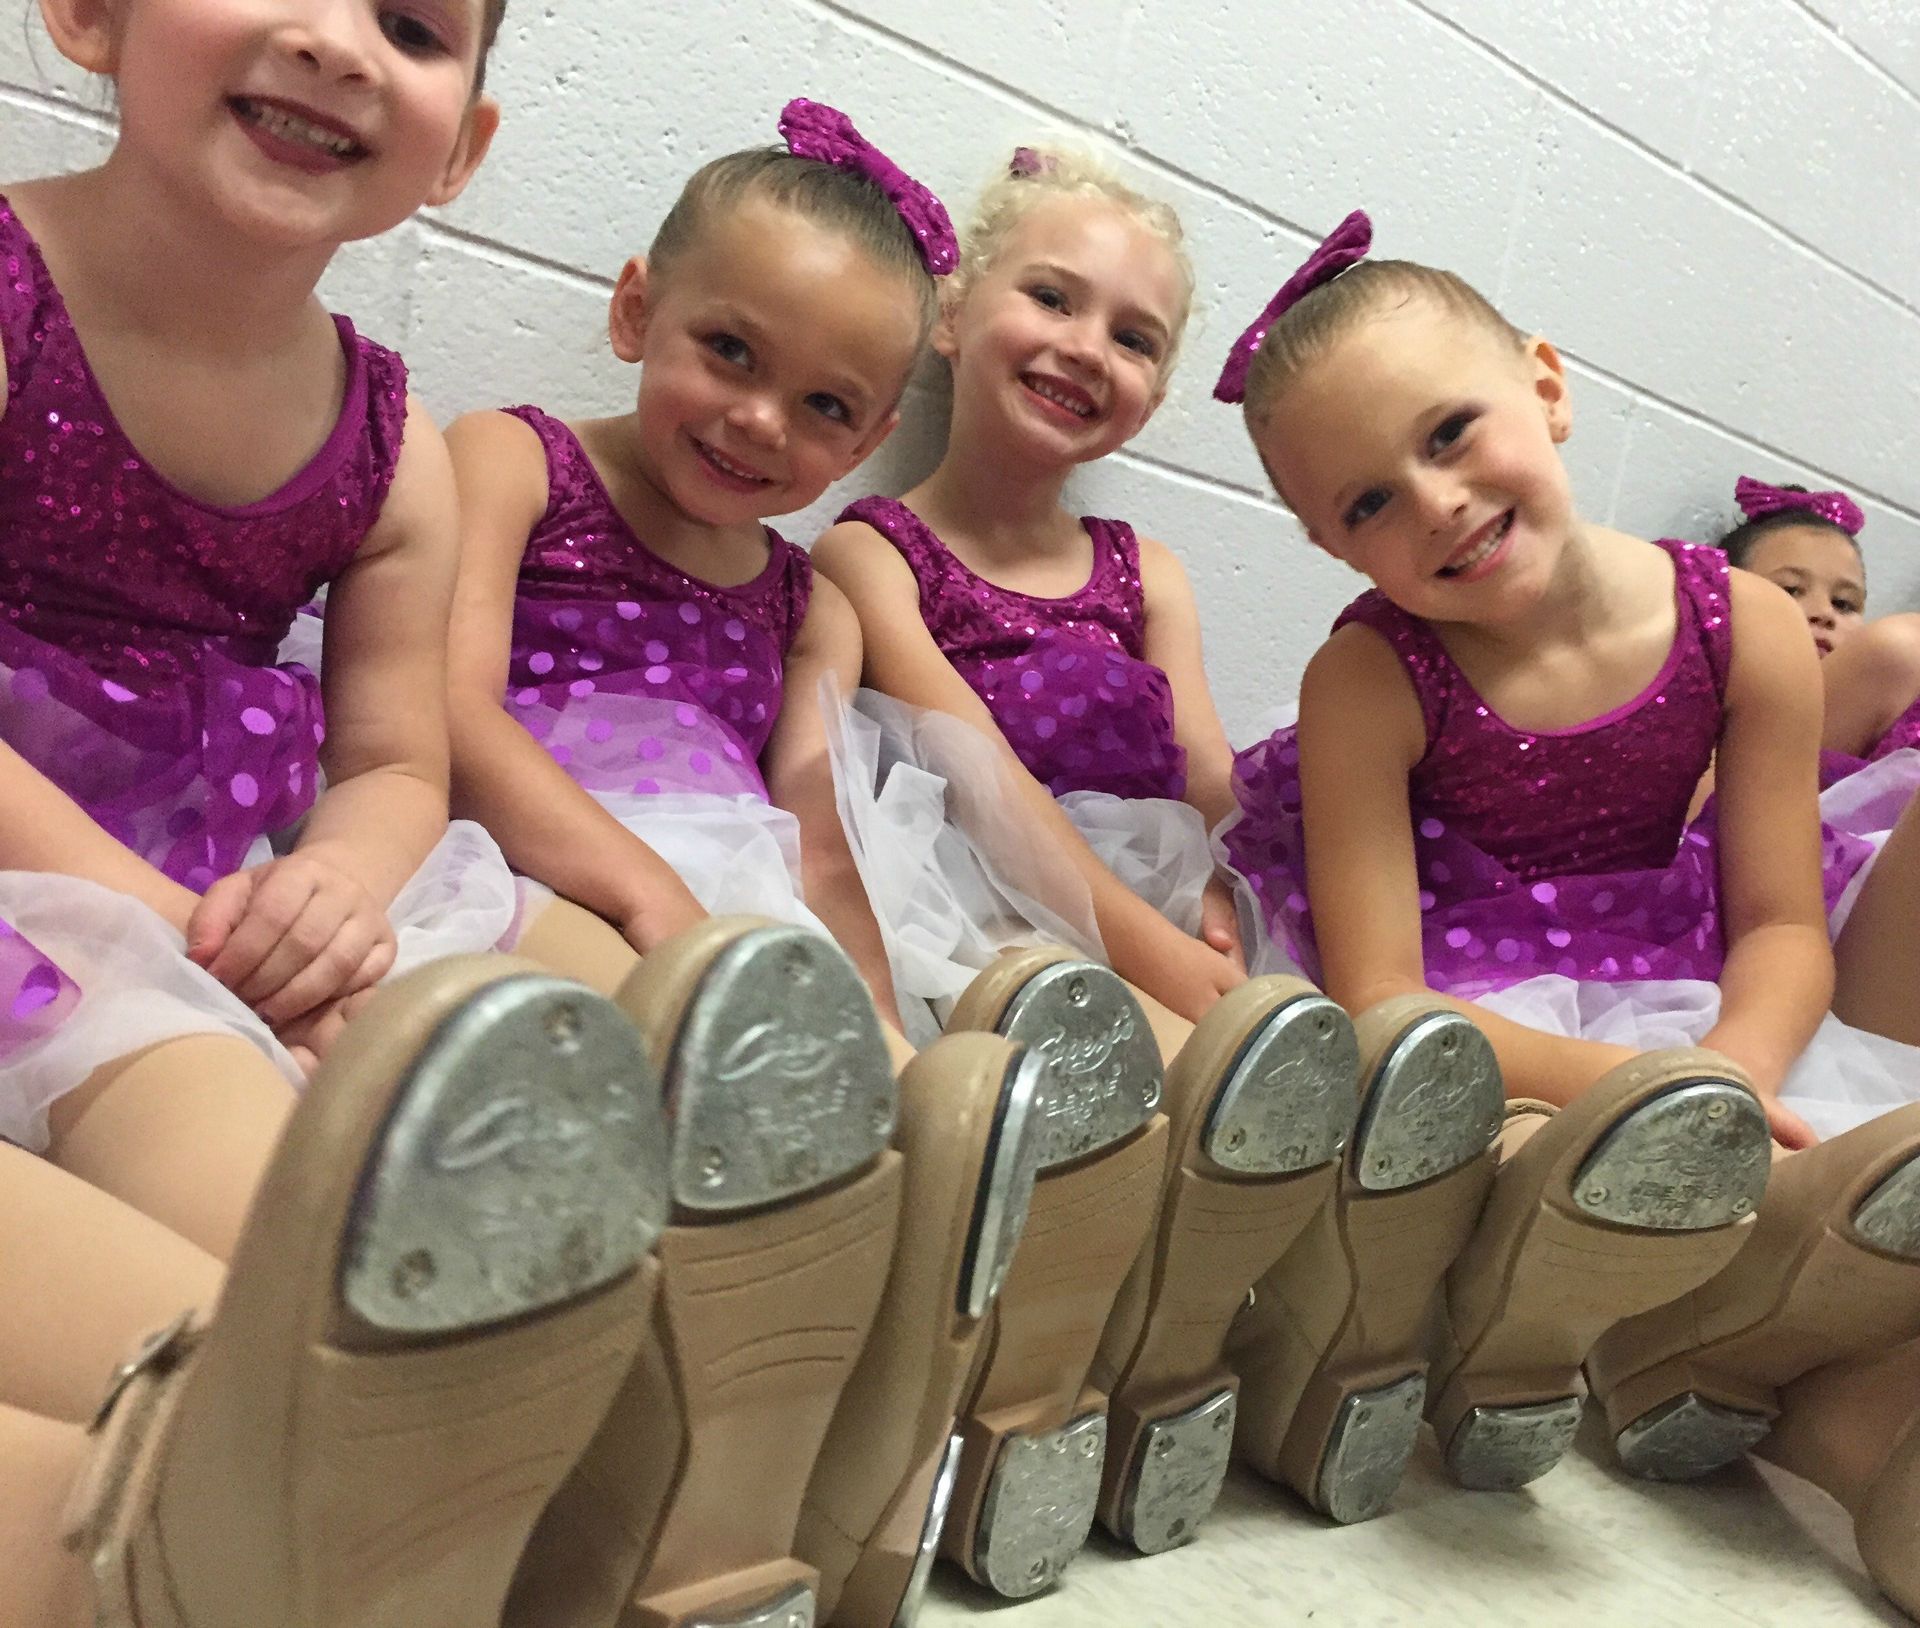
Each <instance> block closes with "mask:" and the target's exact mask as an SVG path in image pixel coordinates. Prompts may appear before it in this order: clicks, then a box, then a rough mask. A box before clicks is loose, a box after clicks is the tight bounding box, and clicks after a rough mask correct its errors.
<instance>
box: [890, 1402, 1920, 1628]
mask: <svg viewBox="0 0 1920 1628" xmlns="http://www.w3.org/2000/svg"><path fill="white" fill-rule="evenodd" d="M1597 1423H1598V1421H1597V1420H1596V1419H1595V1418H1594V1417H1593V1416H1592V1415H1591V1414H1590V1415H1589V1417H1588V1420H1587V1429H1586V1431H1585V1432H1584V1433H1583V1435H1582V1438H1581V1442H1580V1446H1579V1447H1578V1448H1577V1449H1576V1450H1575V1452H1573V1453H1572V1454H1569V1455H1568V1457H1567V1459H1566V1461H1565V1462H1564V1463H1562V1464H1561V1465H1560V1466H1559V1468H1558V1469H1556V1470H1554V1471H1553V1473H1552V1474H1550V1475H1548V1476H1545V1477H1543V1478H1542V1479H1541V1480H1540V1481H1538V1482H1536V1483H1535V1484H1534V1485H1533V1486H1532V1487H1531V1488H1529V1489H1527V1490H1526V1491H1524V1492H1518V1493H1470V1492H1462V1491H1461V1490H1460V1489H1459V1488H1457V1487H1455V1486H1454V1485H1453V1484H1452V1483H1451V1482H1450V1481H1448V1480H1447V1479H1446V1477H1445V1475H1444V1472H1443V1471H1442V1470H1441V1467H1440V1462H1439V1457H1438V1455H1437V1453H1436V1452H1435V1451H1434V1448H1433V1444H1432V1442H1431V1440H1430V1439H1429V1440H1427V1441H1426V1442H1424V1443H1423V1445H1422V1449H1421V1451H1420V1453H1419V1454H1418V1455H1417V1456H1416V1457H1415V1460H1414V1463H1413V1467H1412V1469H1411V1470H1410V1471H1409V1472H1408V1475H1407V1478H1406V1480H1405V1482H1404V1483H1402V1485H1401V1488H1400V1494H1399V1497H1398V1499H1397V1500H1396V1502H1395V1504H1394V1507H1393V1508H1392V1510H1391V1511H1390V1512H1389V1513H1388V1514H1386V1515H1385V1516H1383V1517H1381V1518H1380V1519H1379V1520H1376V1521H1372V1522H1369V1523H1367V1524H1365V1525H1361V1526H1351V1527H1334V1526H1331V1525H1329V1524H1328V1523H1327V1522H1325V1521H1323V1520H1321V1519H1319V1518H1318V1517H1317V1516H1314V1515H1312V1514H1310V1513H1308V1512H1307V1511H1306V1509H1305V1508H1304V1507H1303V1506H1301V1505H1300V1504H1298V1503H1297V1502H1295V1501H1294V1500H1293V1499H1292V1498H1291V1497H1290V1496H1289V1495H1288V1494H1286V1493H1283V1492H1281V1491H1278V1490H1276V1489H1273V1488H1269V1487H1266V1486H1264V1485H1262V1484H1261V1483H1259V1482H1257V1481H1255V1480H1254V1479H1252V1478H1250V1477H1248V1476H1246V1475H1245V1474H1244V1473H1243V1472H1240V1471H1237V1470H1236V1472H1235V1473H1234V1475H1233V1476H1232V1477H1231V1478H1230V1479H1229V1481H1228V1483H1227V1489H1226V1492H1225V1494H1224V1495H1223V1496H1222V1498H1221V1501H1220V1505H1219V1507H1218V1508H1217V1509H1216V1510H1215V1511H1214V1513H1213V1515H1212V1517H1211V1518H1210V1519H1209V1520H1208V1522H1207V1524H1206V1525H1205V1526H1204V1527H1202V1528H1201V1530H1200V1535H1199V1537H1198V1539H1197V1540H1196V1541H1195V1542H1193V1543H1191V1544H1189V1545H1188V1546H1187V1547H1186V1548H1184V1549H1179V1550H1176V1551H1174V1552H1173V1553H1171V1554H1165V1555H1157V1556H1154V1557H1152V1558H1142V1557H1140V1556H1132V1557H1128V1555H1127V1554H1126V1552H1124V1551H1122V1550H1121V1549H1120V1548H1119V1546H1118V1545H1116V1544H1113V1543H1111V1542H1108V1541H1105V1540H1104V1537H1103V1536H1101V1535H1096V1537H1095V1539H1094V1541H1093V1542H1092V1543H1091V1544H1089V1546H1088V1548H1087V1551H1086V1552H1085V1553H1084V1554H1082V1555H1081V1556H1080V1558H1079V1559H1078V1560H1076V1561H1075V1562H1074V1564H1073V1566H1072V1567H1071V1568H1070V1569H1069V1570H1068V1572H1067V1574H1066V1577H1065V1580H1064V1581H1063V1582H1062V1584H1061V1586H1060V1587H1059V1588H1058V1589H1057V1590H1056V1591H1055V1592H1054V1593H1052V1594H1050V1595H1048V1596H1046V1597H1044V1598H1042V1599H1037V1600H1031V1601H1027V1602H1025V1603H1023V1604H1019V1605H1009V1604H1006V1603H1005V1602H1000V1601H996V1600H994V1599H992V1597H990V1596H988V1595H987V1594H985V1593H984V1592H983V1591H981V1590H979V1589H976V1588H974V1587H973V1586H972V1584H970V1583H969V1582H968V1580H967V1579H966V1578H965V1577H964V1576H962V1575H961V1574H960V1573H959V1572H958V1571H955V1570H951V1569H949V1568H948V1567H946V1566H945V1565H944V1564H943V1565H942V1566H941V1567H940V1568H939V1573H938V1574H937V1576H936V1581H935V1583H934V1587H933V1591H932V1595H931V1597H930V1598H929V1600H928V1602H927V1607H926V1609H925V1611H924V1612H923V1613H922V1614H921V1617H920V1622H921V1623H922V1624H923V1625H924V1628H956V1625H958V1624H963V1623H968V1622H978V1621H980V1619H981V1617H982V1614H983V1613H985V1612H995V1613H996V1618H997V1620H996V1621H995V1623H994V1628H1238V1625H1240V1624H1248V1625H1258V1628H1266V1625H1267V1624H1273V1625H1275V1628H1292V1625H1294V1624H1304V1623H1312V1624H1314V1625H1315V1628H1320V1625H1323V1624H1324V1625H1326V1628H1387V1625H1389V1624H1392V1625H1401V1624H1410V1623H1435V1624H1439V1623H1448V1624H1452V1623H1461V1624H1469V1623H1470V1624H1473V1625H1475V1628H1479V1625H1486V1628H1504V1625H1506V1624H1524V1625H1526V1628H1546V1625H1557V1624H1562V1623H1565V1624H1568V1625H1573V1624H1578V1625H1580V1628H1612V1625H1615V1624H1618V1625H1622V1628H1625V1625H1629V1624H1630V1625H1632V1628H1735V1625H1737V1628H1752V1625H1754V1624H1766V1625H1768V1628H1774V1625H1780V1628H1855V1625H1860V1624H1894V1625H1899V1628H1911V1625H1910V1624H1908V1623H1907V1619H1906V1618H1905V1617H1903V1616H1901V1615H1900V1614H1899V1613H1898V1612H1897V1611H1895V1610H1894V1609H1893V1608H1892V1607H1891V1606H1889V1605H1887V1604H1886V1603H1885V1602H1884V1601H1883V1600H1882V1599H1881V1597H1880V1595H1879V1594H1878V1592H1877V1591H1876V1590H1875V1589H1874V1587H1873V1585H1872V1583H1870V1582H1869V1581H1868V1579H1867V1575H1866V1572H1865V1570H1864V1569H1863V1568H1862V1567H1861V1564H1860V1559H1859V1555H1858V1554H1857V1552H1856V1551H1855V1549H1854V1546H1853V1539H1852V1535H1851V1531H1850V1528H1849V1526H1848V1523H1847V1521H1846V1519H1845V1517H1844V1516H1843V1515H1842V1513H1841V1511H1840V1509H1839V1507H1838V1506H1837V1505H1835V1504H1834V1503H1832V1502H1831V1501H1830V1500H1828V1499H1827V1498H1825V1497H1824V1496H1823V1495H1821V1494H1820V1493H1819V1492H1817V1491H1815V1490H1814V1489H1812V1488H1811V1487H1809V1486H1807V1485H1806V1484H1805V1483H1803V1482H1800V1481H1798V1480H1796V1479H1795V1478H1794V1477H1792V1476H1788V1475H1785V1474H1783V1473H1782V1472H1780V1471H1778V1470H1775V1469H1773V1468H1772V1467H1771V1466H1763V1465H1759V1464H1757V1463H1755V1464H1748V1465H1740V1466H1736V1467H1735V1468H1733V1469H1731V1470H1727V1471H1723V1472H1722V1473H1720V1474H1719V1475H1717V1476H1715V1477H1713V1478H1712V1479H1710V1480H1709V1481H1707V1482H1704V1483H1702V1484H1700V1485H1697V1486H1690V1487H1664V1486H1649V1485H1647V1484H1646V1483H1643V1482H1638V1481H1634V1480H1631V1479H1630V1478H1628V1477H1627V1476H1625V1475H1622V1474H1621V1473H1620V1472H1619V1471H1618V1470H1617V1469H1614V1468H1611V1467H1609V1466H1607V1465H1605V1464H1604V1463H1603V1455H1604V1452H1605V1443H1604V1437H1603V1433H1602V1432H1601V1431H1600V1430H1599V1429H1598V1428H1596V1426H1597ZM1097 1530H1098V1529H1096V1532H1097ZM1000 1611H1009V1612H1012V1613H1013V1615H1011V1616H998V1612H1000Z"/></svg>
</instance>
